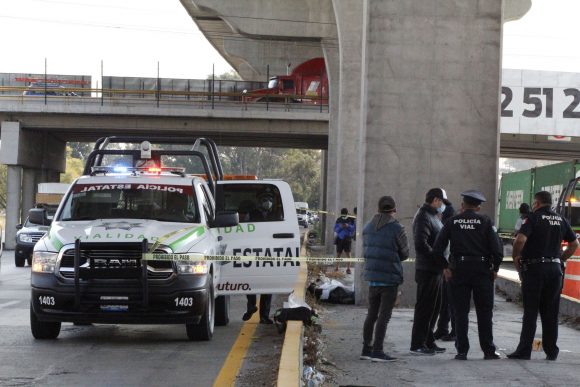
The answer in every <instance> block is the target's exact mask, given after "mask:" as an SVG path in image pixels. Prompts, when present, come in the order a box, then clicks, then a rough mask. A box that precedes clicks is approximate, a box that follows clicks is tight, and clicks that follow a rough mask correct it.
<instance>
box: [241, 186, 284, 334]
mask: <svg viewBox="0 0 580 387" xmlns="http://www.w3.org/2000/svg"><path fill="white" fill-rule="evenodd" d="M274 197H275V193H274V191H273V189H272V188H271V187H266V188H264V189H262V190H260V191H258V193H257V194H256V208H255V209H254V210H252V211H251V212H250V220H251V221H252V222H266V221H275V220H281V218H282V217H281V216H280V215H279V213H278V211H275V208H274ZM246 298H247V304H246V313H244V315H243V316H242V320H244V321H248V320H249V319H250V318H252V315H253V314H254V313H256V312H257V311H258V307H257V306H256V301H257V297H256V295H255V294H249V295H247V296H246ZM271 304H272V295H271V294H262V295H260V324H273V323H274V322H273V321H272V319H270V307H271Z"/></svg>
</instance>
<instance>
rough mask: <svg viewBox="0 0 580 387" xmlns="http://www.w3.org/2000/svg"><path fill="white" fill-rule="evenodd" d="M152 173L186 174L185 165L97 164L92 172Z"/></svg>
mask: <svg viewBox="0 0 580 387" xmlns="http://www.w3.org/2000/svg"><path fill="white" fill-rule="evenodd" d="M137 172H139V173H152V174H160V173H162V172H168V173H174V174H178V175H185V168H183V167H125V166H96V167H91V174H92V175H95V174H97V173H104V174H107V173H133V174H135V173H137Z"/></svg>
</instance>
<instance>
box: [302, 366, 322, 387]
mask: <svg viewBox="0 0 580 387" xmlns="http://www.w3.org/2000/svg"><path fill="white" fill-rule="evenodd" d="M324 380H325V378H324V375H323V374H322V373H320V372H319V371H317V370H316V368H315V367H306V368H304V373H303V375H302V381H303V382H304V386H306V387H318V386H322V384H323V383H324Z"/></svg>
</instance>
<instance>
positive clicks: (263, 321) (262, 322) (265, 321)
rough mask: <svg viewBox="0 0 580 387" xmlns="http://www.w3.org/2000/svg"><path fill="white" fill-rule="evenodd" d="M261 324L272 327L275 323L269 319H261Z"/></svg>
mask: <svg viewBox="0 0 580 387" xmlns="http://www.w3.org/2000/svg"><path fill="white" fill-rule="evenodd" d="M260 324H267V325H271V324H274V321H272V319H270V318H268V317H260Z"/></svg>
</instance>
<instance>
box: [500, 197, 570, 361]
mask: <svg viewBox="0 0 580 387" xmlns="http://www.w3.org/2000/svg"><path fill="white" fill-rule="evenodd" d="M551 205H552V195H551V194H550V193H549V192H546V191H540V192H538V193H536V194H535V195H534V201H533V203H532V209H533V212H532V213H531V214H529V215H528V217H527V218H525V219H524V220H523V221H522V227H521V228H520V232H519V233H518V235H517V236H516V240H515V242H514V246H513V252H512V256H513V259H514V265H515V267H516V270H518V272H519V273H520V278H521V280H522V296H523V302H524V317H523V321H522V332H521V335H520V343H519V345H518V348H517V349H516V350H515V352H513V353H511V354H509V355H508V356H507V357H508V358H509V359H519V360H529V359H530V356H531V352H532V342H533V341H534V335H535V334H536V320H537V318H538V312H540V316H541V319H542V347H543V348H544V352H545V353H546V359H547V360H556V359H557V358H558V353H559V348H558V346H557V345H556V341H557V339H558V306H559V304H560V291H561V289H562V277H563V274H562V268H561V263H562V262H565V261H566V260H567V259H568V258H570V257H571V256H572V254H574V252H575V251H576V249H577V248H578V240H577V239H576V234H575V233H574V231H572V228H571V227H570V224H569V223H568V222H567V220H566V219H564V218H562V217H561V216H560V215H559V214H557V213H555V212H554V211H552V210H551ZM562 240H564V241H566V242H568V247H567V248H566V250H564V252H562V251H561V249H562Z"/></svg>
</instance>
